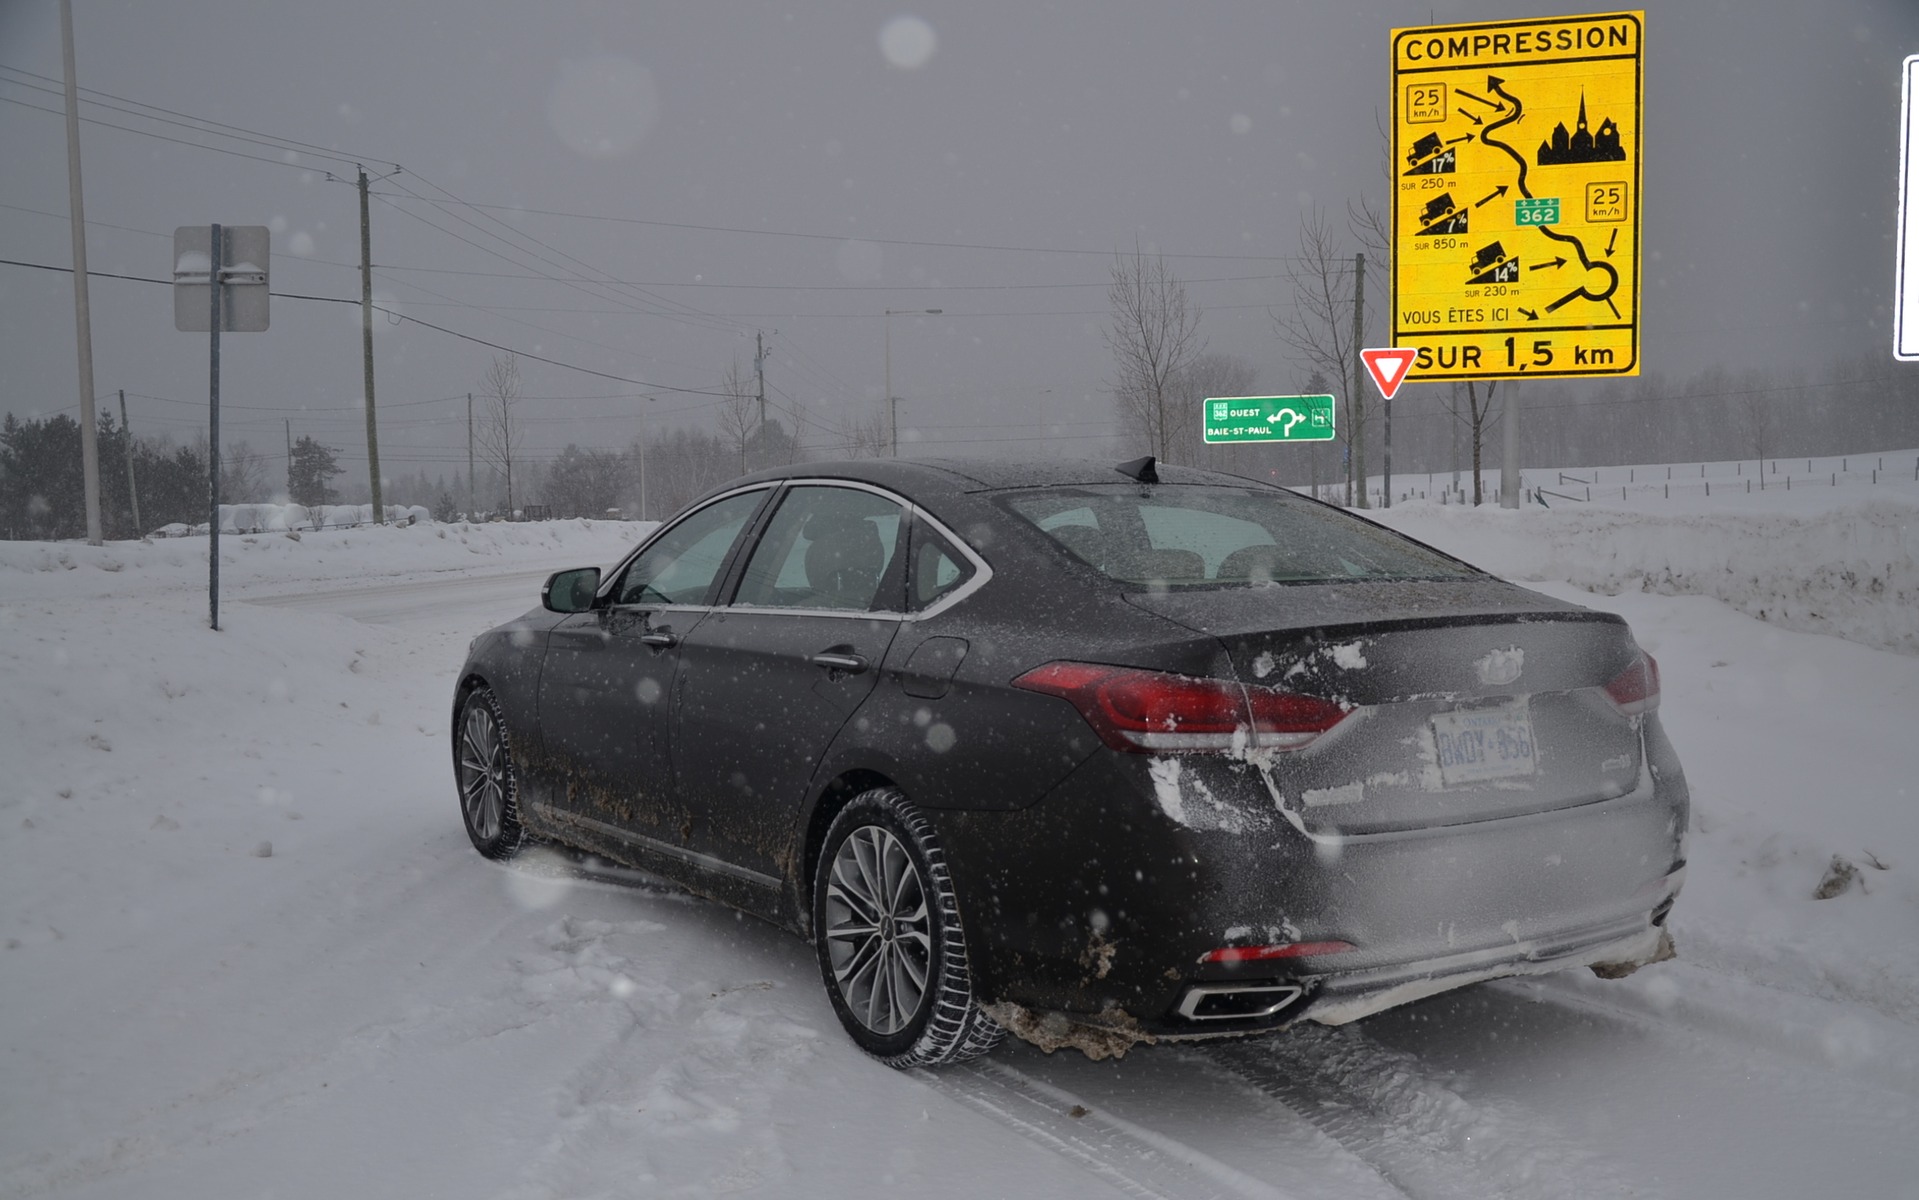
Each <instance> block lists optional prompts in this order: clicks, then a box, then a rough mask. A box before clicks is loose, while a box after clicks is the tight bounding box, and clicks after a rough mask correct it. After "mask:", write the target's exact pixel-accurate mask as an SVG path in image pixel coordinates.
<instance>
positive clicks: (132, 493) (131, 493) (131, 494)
mask: <svg viewBox="0 0 1919 1200" xmlns="http://www.w3.org/2000/svg"><path fill="white" fill-rule="evenodd" d="M120 436H121V438H123V439H124V440H125V441H126V444H127V499H129V500H131V501H132V502H133V536H134V537H139V536H140V530H141V529H143V528H145V525H144V523H143V522H142V521H141V520H140V489H139V488H137V487H135V486H134V485H133V429H132V427H131V426H129V425H128V424H127V389H125V388H121V389H120Z"/></svg>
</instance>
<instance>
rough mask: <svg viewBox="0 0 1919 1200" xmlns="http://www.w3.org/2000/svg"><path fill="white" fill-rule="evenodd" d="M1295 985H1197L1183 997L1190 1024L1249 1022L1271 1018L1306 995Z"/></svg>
mask: <svg viewBox="0 0 1919 1200" xmlns="http://www.w3.org/2000/svg"><path fill="white" fill-rule="evenodd" d="M1305 990H1306V989H1305V988H1303V987H1301V986H1300V985H1299V984H1296V983H1262V984H1243V983H1196V984H1193V985H1192V986H1191V987H1189V988H1187V989H1186V994H1185V995H1184V996H1182V997H1181V998H1180V1001H1179V1008H1178V1009H1176V1010H1175V1011H1177V1012H1178V1013H1179V1015H1180V1016H1182V1017H1185V1018H1186V1019H1187V1020H1188V1021H1249V1020H1258V1019H1259V1018H1261V1017H1270V1016H1272V1015H1273V1014H1275V1013H1277V1012H1279V1011H1280V1010H1281V1009H1283V1008H1285V1007H1286V1006H1287V1005H1289V1004H1291V1003H1292V1002H1293V1001H1295V1000H1297V999H1299V998H1300V996H1301V995H1302V994H1304V993H1305Z"/></svg>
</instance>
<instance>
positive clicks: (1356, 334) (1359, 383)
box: [1346, 254, 1371, 508]
mask: <svg viewBox="0 0 1919 1200" xmlns="http://www.w3.org/2000/svg"><path fill="white" fill-rule="evenodd" d="M1365 316H1366V256H1365V255H1364V254H1355V255H1353V404H1352V412H1353V421H1352V427H1353V432H1352V438H1353V443H1352V444H1353V460H1352V465H1350V466H1349V467H1347V468H1346V503H1347V504H1351V503H1352V502H1353V478H1354V476H1358V478H1359V507H1361V508H1369V507H1371V506H1370V505H1369V504H1368V503H1367V502H1366V423H1365V422H1364V421H1361V420H1360V419H1359V410H1360V406H1361V405H1362V404H1364V403H1365V402H1364V401H1363V400H1362V399H1361V398H1360V397H1362V396H1363V395H1365V392H1364V391H1363V390H1362V389H1363V388H1364V387H1365V382H1364V380H1365V375H1364V372H1365V370H1366V364H1365V363H1364V362H1362V361H1361V360H1360V357H1359V348H1360V347H1361V346H1362V345H1364V344H1365V342H1366V327H1365Z"/></svg>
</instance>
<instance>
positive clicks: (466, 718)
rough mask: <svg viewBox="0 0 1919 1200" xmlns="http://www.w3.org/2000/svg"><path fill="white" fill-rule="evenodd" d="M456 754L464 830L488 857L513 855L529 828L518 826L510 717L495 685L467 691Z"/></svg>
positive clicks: (518, 811) (456, 742)
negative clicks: (504, 715)
mask: <svg viewBox="0 0 1919 1200" xmlns="http://www.w3.org/2000/svg"><path fill="white" fill-rule="evenodd" d="M454 755H455V759H454V761H455V763H456V764H457V766H456V767H455V773H456V775H457V777H458V781H459V785H460V816H461V817H462V819H463V820H464V821H465V823H466V835H467V836H468V837H469V838H471V839H473V846H474V848H475V849H476V850H478V851H479V852H480V853H481V854H484V855H486V856H487V857H488V858H510V857H512V855H513V854H514V853H516V852H517V851H518V850H519V848H520V844H521V842H522V841H524V840H525V834H524V831H523V830H522V829H521V827H520V809H519V788H518V781H517V779H516V777H515V775H514V772H513V752H512V751H511V750H510V749H509V748H508V746H507V740H506V721H505V720H504V719H503V718H502V716H501V714H500V701H499V698H498V697H496V696H495V695H494V694H493V689H491V688H488V687H477V688H474V689H473V690H472V691H470V692H468V693H467V696H466V703H465V704H464V705H463V706H462V707H461V709H460V720H459V726H458V733H457V735H456V739H455V743H454Z"/></svg>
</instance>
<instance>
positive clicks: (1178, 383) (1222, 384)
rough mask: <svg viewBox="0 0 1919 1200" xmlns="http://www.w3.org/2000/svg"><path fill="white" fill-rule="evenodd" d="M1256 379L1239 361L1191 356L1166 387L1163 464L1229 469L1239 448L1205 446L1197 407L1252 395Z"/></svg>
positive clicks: (1219, 356) (1226, 356)
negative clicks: (1209, 401) (1167, 412)
mask: <svg viewBox="0 0 1919 1200" xmlns="http://www.w3.org/2000/svg"><path fill="white" fill-rule="evenodd" d="M1258 377H1259V372H1258V370H1257V369H1255V368H1254V366H1253V364H1252V363H1249V362H1247V361H1246V360H1245V359H1243V358H1238V357H1235V356H1234V355H1231V354H1219V353H1214V352H1207V353H1204V354H1197V355H1194V356H1193V359H1192V361H1191V362H1189V363H1187V364H1186V365H1185V366H1184V367H1183V368H1181V369H1180V371H1179V372H1178V373H1177V374H1175V375H1174V376H1173V378H1172V381H1171V383H1170V384H1169V386H1168V388H1167V392H1168V396H1169V398H1170V403H1169V405H1168V407H1169V408H1170V409H1171V410H1172V414H1173V419H1172V422H1171V425H1170V427H1169V428H1168V429H1167V438H1166V442H1167V461H1169V462H1176V463H1186V464H1189V465H1197V464H1199V463H1201V462H1202V461H1206V460H1207V459H1211V460H1212V464H1211V465H1216V466H1219V467H1226V466H1229V465H1230V464H1231V463H1232V461H1233V455H1234V453H1235V452H1237V451H1238V450H1240V449H1241V448H1240V447H1237V446H1208V445H1206V441H1205V438H1204V437H1203V436H1202V434H1201V426H1202V425H1203V424H1204V421H1203V419H1202V418H1203V415H1204V414H1203V411H1202V407H1201V406H1202V405H1204V404H1205V402H1206V400H1207V399H1208V398H1209V397H1214V396H1250V395H1252V394H1253V381H1254V380H1255V379H1257V378H1258ZM1122 416H1123V417H1124V416H1127V414H1122ZM1129 432H1134V433H1141V432H1144V431H1143V430H1129Z"/></svg>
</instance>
